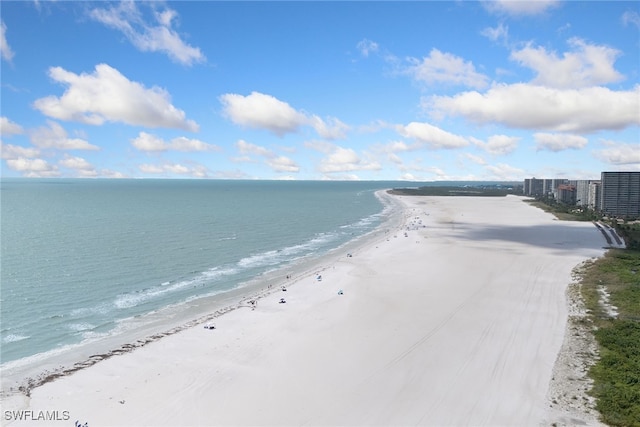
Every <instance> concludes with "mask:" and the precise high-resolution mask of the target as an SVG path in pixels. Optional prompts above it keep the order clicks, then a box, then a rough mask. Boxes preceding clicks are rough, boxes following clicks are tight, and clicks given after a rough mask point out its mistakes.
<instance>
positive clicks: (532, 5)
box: [482, 0, 559, 16]
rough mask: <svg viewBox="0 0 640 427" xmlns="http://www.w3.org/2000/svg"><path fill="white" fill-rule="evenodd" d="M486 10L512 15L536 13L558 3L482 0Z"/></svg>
mask: <svg viewBox="0 0 640 427" xmlns="http://www.w3.org/2000/svg"><path fill="white" fill-rule="evenodd" d="M482 4H483V5H484V6H485V8H486V9H487V10H489V11H490V12H495V13H505V14H507V15H514V16H526V15H538V14H540V13H544V12H545V11H547V10H548V9H551V8H553V7H555V6H557V5H558V4H559V1H558V0H484V1H483V2H482Z"/></svg>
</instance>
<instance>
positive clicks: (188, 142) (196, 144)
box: [131, 132, 220, 152]
mask: <svg viewBox="0 0 640 427" xmlns="http://www.w3.org/2000/svg"><path fill="white" fill-rule="evenodd" d="M131 145H133V146H134V147H135V148H137V149H138V150H140V151H156V152H157V151H213V150H219V149H220V148H219V147H217V146H216V145H213V144H207V143H206V142H202V141H200V140H198V139H189V138H185V137H184V136H180V137H177V138H173V139H172V140H170V141H168V142H167V141H165V140H164V139H162V138H159V137H157V136H155V135H152V134H150V133H147V132H140V133H139V134H138V136H137V137H136V138H134V139H132V140H131Z"/></svg>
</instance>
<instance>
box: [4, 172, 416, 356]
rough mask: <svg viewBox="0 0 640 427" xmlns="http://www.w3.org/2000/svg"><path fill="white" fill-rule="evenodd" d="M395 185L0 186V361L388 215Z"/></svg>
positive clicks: (332, 243)
mask: <svg viewBox="0 0 640 427" xmlns="http://www.w3.org/2000/svg"><path fill="white" fill-rule="evenodd" d="M397 186H407V183H397V182H395V183H392V182H317V181H309V182H298V181H295V182H289V181H287V182H282V181H213V180H210V181H204V180H202V181H200V180H62V179H58V180H35V179H5V180H2V183H1V187H0V188H1V194H0V195H1V212H0V213H1V217H0V219H1V222H0V225H1V228H0V231H1V235H0V237H1V239H0V240H1V245H2V246H1V256H2V258H1V259H2V264H1V267H2V268H1V273H0V280H1V281H0V284H1V287H0V291H1V292H0V304H1V314H0V321H1V323H0V344H1V347H0V350H1V351H0V361H1V362H2V363H3V364H4V363H6V362H10V361H15V360H18V359H22V358H27V357H30V356H34V355H37V354H40V353H46V352H50V351H52V350H55V349H64V348H65V347H66V346H70V345H75V344H78V343H82V342H86V341H90V340H94V341H95V340H96V339H100V337H103V336H109V335H110V334H113V333H114V331H117V330H118V326H119V325H121V324H122V322H126V321H127V319H140V318H141V317H144V315H146V314H148V313H155V312H158V310H162V308H163V307H168V306H175V305H176V304H177V305H178V306H179V305H180V304H183V303H186V302H189V301H194V300H197V299H199V298H203V297H211V296H212V295H218V294H223V293H225V292H226V291H229V290H232V289H236V288H238V287H239V286H242V284H243V283H246V282H247V281H249V280H251V279H252V278H254V277H256V276H258V275H261V274H264V273H266V272H269V271H272V270H275V269H280V268H283V267H285V266H287V265H291V263H294V262H296V261H299V260H302V259H309V258H313V257H315V256H319V255H322V254H324V253H326V252H327V251H329V250H331V249H333V248H336V247H338V246H340V245H342V244H344V243H345V242H347V241H349V240H352V239H354V238H355V237H357V236H360V235H363V234H365V233H368V232H369V231H371V230H373V229H374V228H375V227H376V226H378V225H379V224H380V223H381V221H383V220H384V214H383V204H382V203H381V201H380V200H378V199H377V198H376V197H375V195H374V192H375V191H376V190H378V189H383V188H391V187H397Z"/></svg>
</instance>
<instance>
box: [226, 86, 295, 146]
mask: <svg viewBox="0 0 640 427" xmlns="http://www.w3.org/2000/svg"><path fill="white" fill-rule="evenodd" d="M220 101H221V102H222V105H223V107H224V113H225V115H226V116H227V117H228V118H229V119H230V120H231V121H232V122H234V123H236V124H238V125H241V126H247V127H250V128H257V129H267V130H269V131H271V132H273V133H275V134H276V135H279V136H282V135H284V134H286V133H293V132H297V131H298V128H299V127H300V126H302V125H304V124H306V122H307V117H306V116H305V115H304V114H302V113H299V112H298V111H296V110H295V109H294V108H292V107H291V106H290V105H289V104H287V103H286V102H283V101H280V100H279V99H277V98H275V97H273V96H271V95H265V94H263V93H260V92H252V93H251V95H248V96H242V95H238V94H234V93H227V94H224V95H222V96H220Z"/></svg>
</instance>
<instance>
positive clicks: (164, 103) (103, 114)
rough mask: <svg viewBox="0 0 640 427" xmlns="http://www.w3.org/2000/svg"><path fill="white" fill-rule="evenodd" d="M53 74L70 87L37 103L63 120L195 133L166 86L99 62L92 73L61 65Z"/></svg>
mask: <svg viewBox="0 0 640 427" xmlns="http://www.w3.org/2000/svg"><path fill="white" fill-rule="evenodd" d="M49 76H50V77H51V79H53V80H54V81H56V82H58V83H62V84H64V85H66V86H68V88H67V90H66V91H65V93H64V94H63V95H62V96H61V97H56V96H53V95H52V96H47V97H45V98H40V99H37V100H36V101H35V102H34V103H33V106H34V107H35V108H36V109H37V110H40V111H41V112H42V113H43V114H45V115H46V116H49V117H53V118H56V119H60V120H67V121H69V120H70V121H78V122H82V123H87V124H91V125H101V124H103V123H104V122H106V121H111V122H122V123H126V124H129V125H134V126H146V127H151V128H157V127H164V128H176V129H183V130H187V131H192V132H195V131H197V130H198V125H197V124H196V123H195V122H194V121H192V120H187V119H186V118H185V113H184V111H182V110H178V109H177V108H176V107H174V106H173V105H172V104H171V97H170V96H169V94H168V92H167V91H165V90H164V89H161V88H158V87H153V88H151V89H147V88H145V87H144V86H143V85H142V84H140V83H137V82H133V81H130V80H129V79H127V78H126V77H125V76H123V75H122V74H121V73H120V72H119V71H118V70H116V69H115V68H112V67H110V66H109V65H107V64H98V65H96V68H95V71H94V72H93V73H92V74H86V73H83V74H80V75H78V74H74V73H72V72H70V71H66V70H64V69H63V68H61V67H52V68H50V69H49Z"/></svg>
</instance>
